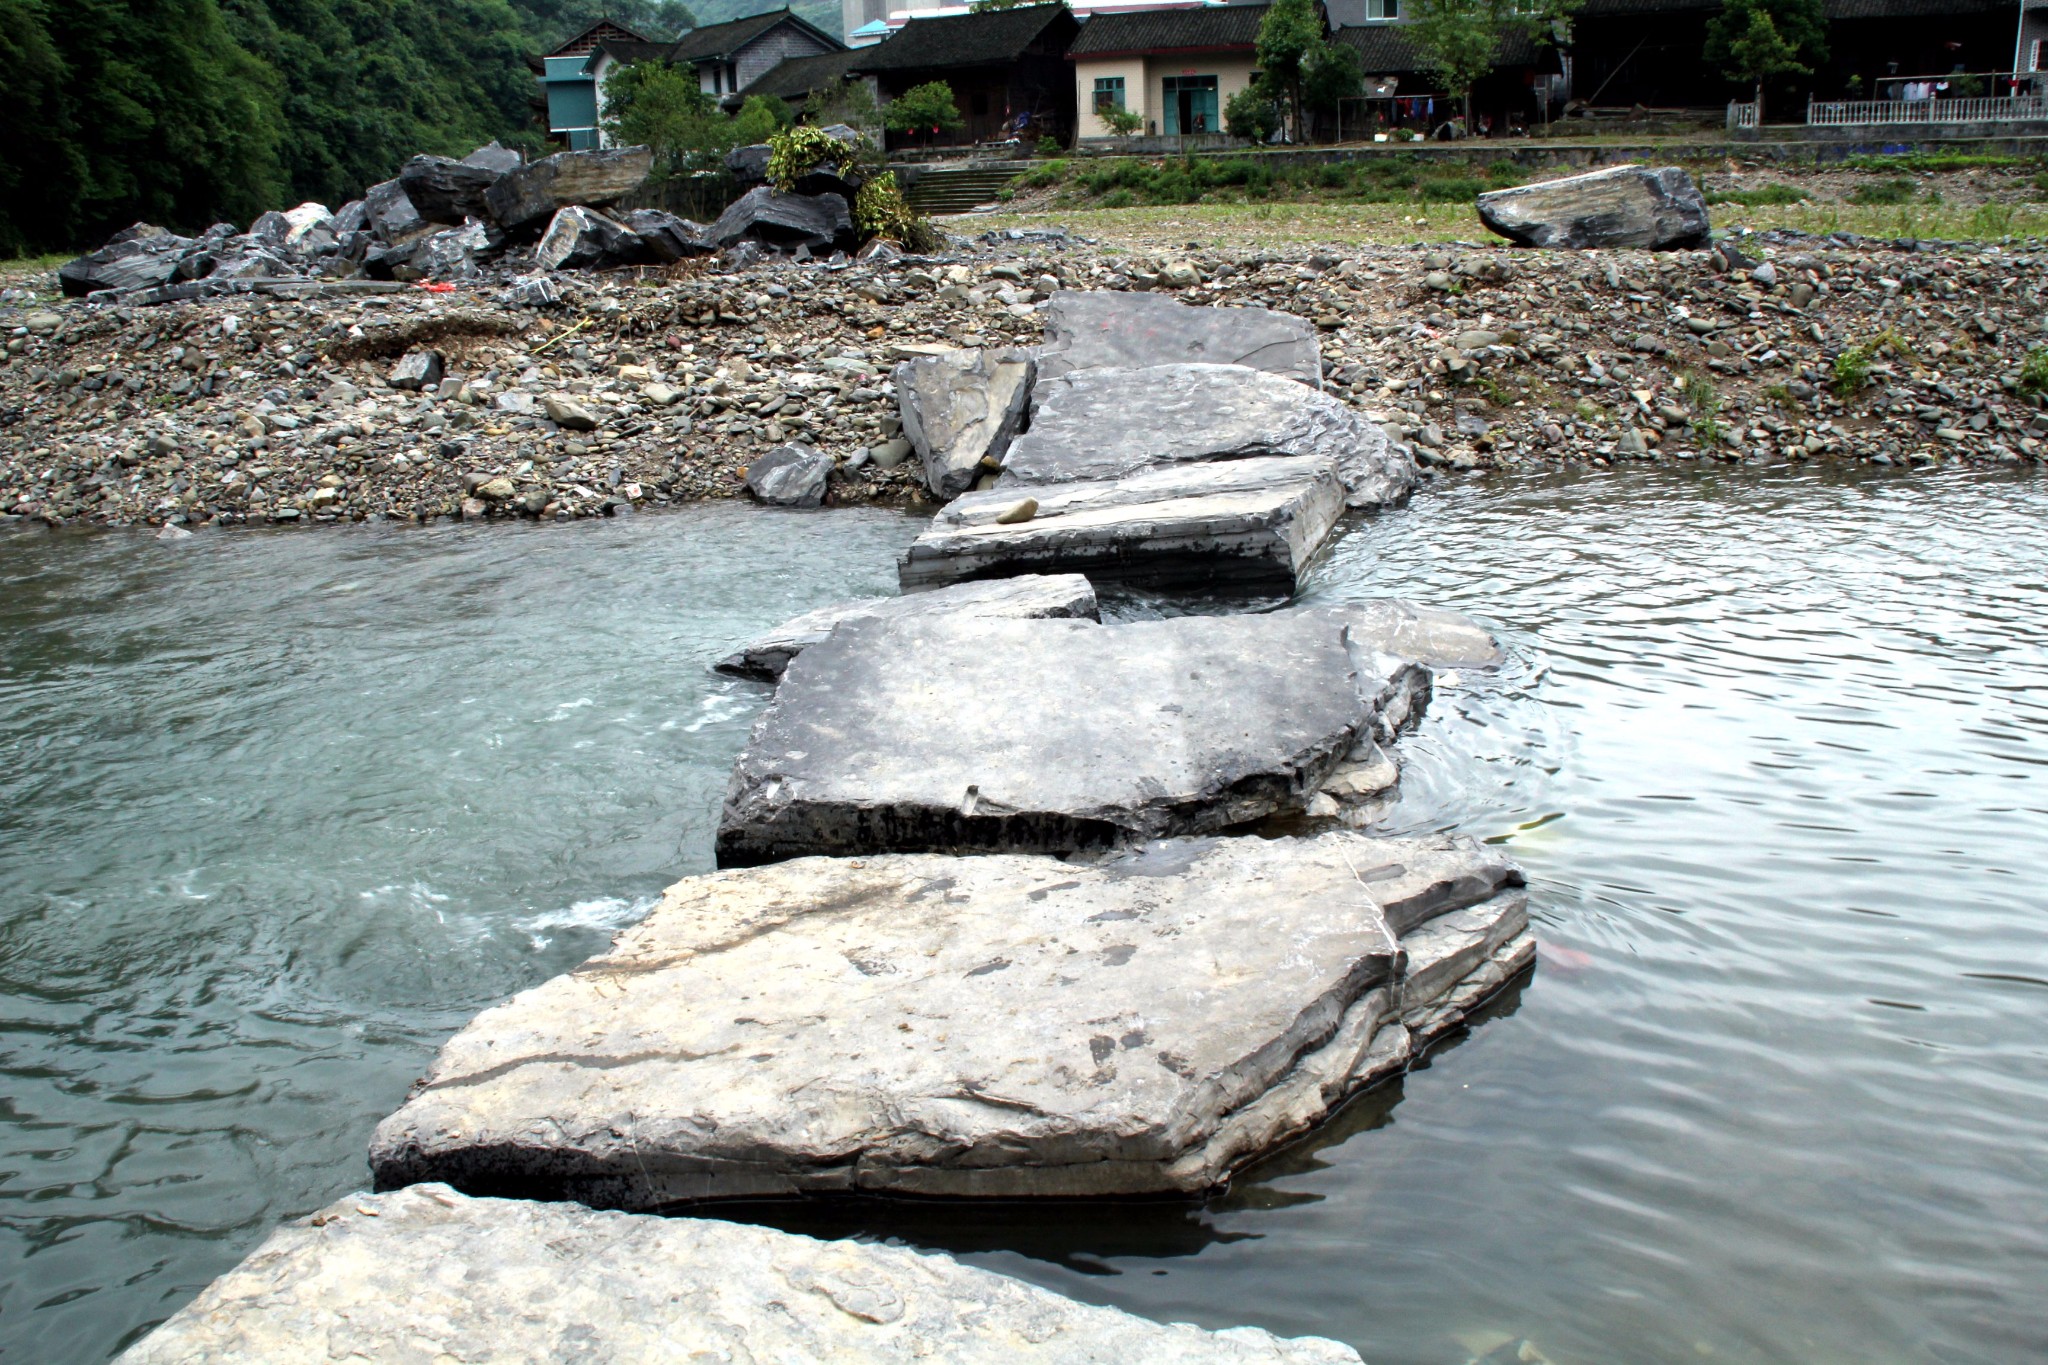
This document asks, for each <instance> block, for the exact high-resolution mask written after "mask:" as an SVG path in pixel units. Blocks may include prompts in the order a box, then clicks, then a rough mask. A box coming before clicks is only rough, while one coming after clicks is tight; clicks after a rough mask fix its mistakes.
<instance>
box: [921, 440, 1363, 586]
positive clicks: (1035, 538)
mask: <svg viewBox="0 0 2048 1365" xmlns="http://www.w3.org/2000/svg"><path fill="white" fill-rule="evenodd" d="M1018 491H1019V490H1018V488H1017V487H1014V486H1012V487H1009V488H992V489H989V490H988V491H986V492H982V493H969V494H966V495H965V496H963V497H960V498H957V499H955V500H954V501H953V502H950V503H948V504H946V506H945V507H943V508H941V509H940V510H939V513H938V515H937V516H936V517H934V518H932V524H931V526H930V528H929V529H927V530H926V531H925V533H924V534H923V535H921V536H919V537H918V538H917V540H916V541H915V542H914V543H912V544H911V546H910V547H909V548H908V549H906V550H905V551H904V552H903V557H902V558H901V559H900V560H898V561H897V565H896V576H897V580H898V581H899V582H900V583H901V584H902V585H903V589H904V591H905V592H915V591H917V590H919V589H921V588H929V587H936V586H938V585H939V584H942V583H958V582H961V581H963V580H965V579H972V578H1000V577H1003V576H1005V575H1008V574H1019V573H1084V574H1087V575H1088V576H1089V578H1091V579H1093V580H1095V581H1097V582H1102V581H1109V582H1120V583H1133V584H1144V585H1146V586H1150V587H1185V586H1197V587H1218V588H1225V589H1245V590H1250V589H1261V588H1277V589H1279V590H1281V591H1283V592H1292V591H1294V588H1295V586H1296V584H1297V582H1298V581H1299V578H1300V575H1301V572H1302V570H1303V569H1305V568H1307V567H1308V563H1309V561H1310V560H1312V559H1313V558H1315V556H1316V553H1317V552H1318V551H1319V550H1321V549H1322V548H1323V545H1324V544H1325V543H1326V542H1327V541H1328V540H1329V538H1330V534H1331V532H1332V531H1333V530H1334V529H1335V527H1336V525H1337V518H1338V517H1339V516H1341V515H1342V514H1343V511H1344V498H1345V493H1344V483H1343V480H1342V478H1341V477H1340V476H1339V472H1338V468H1337V465H1336V462H1335V461H1333V460H1329V459H1325V458H1321V457H1318V456H1306V455H1303V456H1289V457H1269V458H1261V459H1246V460H1225V461H1220V462H1216V463H1208V464H1182V465H1164V466H1160V467H1157V468H1152V469H1146V470H1143V471H1141V472H1139V473H1136V474H1130V475H1127V476H1125V477H1123V478H1119V479H1105V480H1095V481H1088V482H1081V483H1060V484H1046V485H1042V486H1032V487H1031V490H1030V491H1031V495H1032V497H1033V498H1035V499H1036V500H1037V503H1038V508H1037V510H1036V511H1035V512H1034V513H1033V514H1032V516H1031V518H1030V520H1028V521H1022V522H1010V523H1005V522H1003V521H1002V520H1001V518H1002V516H1003V514H1004V513H1006V512H1008V511H1010V510H1011V509H1013V508H1015V507H1016V506H1017V503H1018Z"/></svg>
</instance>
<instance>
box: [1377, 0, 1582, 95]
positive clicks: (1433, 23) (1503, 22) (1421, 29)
mask: <svg viewBox="0 0 2048 1365" xmlns="http://www.w3.org/2000/svg"><path fill="white" fill-rule="evenodd" d="M1578 7H1579V0H1410V3H1409V11H1408V12H1409V14H1410V16H1411V23H1410V27H1409V33H1410V35H1411V36H1412V37H1413V38H1414V39H1415V44H1416V46H1417V47H1419V48H1420V49H1421V50H1422V56H1423V60H1424V61H1426V62H1428V63H1429V68H1430V71H1431V72H1432V73H1433V74H1434V75H1435V76H1436V78H1437V79H1438V80H1440V81H1442V82H1443V85H1444V89H1445V90H1447V91H1448V92H1450V93H1451V94H1453V95H1455V96H1457V97H1458V98H1459V99H1461V100H1463V101H1464V103H1465V115H1466V118H1467V120H1468V121H1469V119H1470V117H1471V114H1472V87H1473V86H1475V85H1477V84H1478V83H1479V81H1480V78H1482V77H1483V76H1485V75H1486V74H1487V73H1488V72H1489V71H1491V70H1492V69H1493V56H1494V54H1495V53H1496V52H1498V51H1500V45H1501V43H1502V42H1503V41H1504V40H1505V39H1507V38H1508V37H1509V36H1511V35H1514V34H1517V33H1522V34H1527V35H1529V36H1530V37H1538V36H1543V35H1546V34H1547V35H1548V36H1550V37H1552V38H1562V37H1564V36H1566V34H1567V33H1568V25H1569V24H1570V22H1571V16H1572V14H1573V12H1574V11H1576V10H1577V9H1578Z"/></svg>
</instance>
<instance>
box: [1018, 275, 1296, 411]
mask: <svg viewBox="0 0 2048 1365" xmlns="http://www.w3.org/2000/svg"><path fill="white" fill-rule="evenodd" d="M1188 361H1199V362H1206V363H1209V364H1213V365H1249V366H1251V367H1252V368H1253V369H1255V370H1270V371H1272V372H1273V373H1274V374H1284V375H1286V376H1287V377H1288V378H1290V379H1298V380H1300V381H1301V382H1302V383H1304V384H1307V385H1310V386H1311V387H1314V388H1321V387H1322V386H1323V355H1322V348H1321V347H1320V345H1319V344H1318V343H1317V341H1316V329H1315V327H1314V326H1313V325H1312V324H1311V323H1310V322H1309V320H1308V319H1307V318H1298V317H1294V316H1292V315H1290V314H1287V313H1275V312H1273V311H1271V310H1270V309H1266V308H1197V307H1190V306H1189V305H1187V304H1185V303H1178V302H1176V301H1174V300H1173V299H1170V298H1168V297H1167V296H1166V295H1164V294H1127V293H1118V292H1115V291H1112V290H1096V291H1081V290H1066V289H1063V290H1059V291H1056V292H1055V293H1054V294H1053V296H1052V297H1051V298H1049V299H1047V300H1046V304H1045V342H1044V344H1043V345H1041V346H1040V347H1039V348H1038V377H1039V378H1040V379H1053V378H1057V377H1058V376H1060V375H1063V374H1067V373H1069V372H1071V371H1073V370H1087V369H1097V368H1102V367H1115V368H1118V369H1130V368H1135V367H1142V366H1146V365H1177V364H1182V363H1185V362H1188Z"/></svg>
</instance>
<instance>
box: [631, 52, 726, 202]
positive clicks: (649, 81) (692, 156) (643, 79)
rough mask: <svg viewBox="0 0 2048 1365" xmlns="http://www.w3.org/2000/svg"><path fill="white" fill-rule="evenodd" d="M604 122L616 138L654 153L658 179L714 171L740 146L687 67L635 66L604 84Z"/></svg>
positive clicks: (713, 103) (643, 63)
mask: <svg viewBox="0 0 2048 1365" xmlns="http://www.w3.org/2000/svg"><path fill="white" fill-rule="evenodd" d="M604 88H605V106H604V120H605V127H606V130H607V131H608V132H609V133H610V134H611V135H612V137H613V139H614V140H616V141H618V142H622V143H627V144H633V145H641V144H644V145H645V146H647V147H649V148H651V149H653V152H654V172H653V173H654V178H655V179H657V180H663V179H669V178H672V177H675V176H679V175H687V174H690V173H691V172H693V171H704V170H715V169H717V168H718V166H719V164H720V163H721V161H722V159H723V158H724V156H725V154H726V153H727V152H729V151H731V150H732V149H733V147H734V146H735V145H736V142H737V135H738V134H737V128H736V126H735V123H734V120H732V119H730V118H727V117H726V116H725V115H724V114H723V113H721V112H719V108H718V105H717V103H716V102H715V101H713V100H712V98H711V96H709V95H707V94H705V93H704V90H703V88H702V87H701V86H700V85H699V84H698V82H697V73H696V72H695V71H693V70H691V69H690V68H688V67H675V66H665V65H663V64H662V63H660V62H636V63H634V64H633V65H632V66H629V67H627V68H626V69H625V70H623V71H621V72H619V73H617V74H616V75H614V76H612V77H611V78H609V79H608V80H606V81H605V87H604Z"/></svg>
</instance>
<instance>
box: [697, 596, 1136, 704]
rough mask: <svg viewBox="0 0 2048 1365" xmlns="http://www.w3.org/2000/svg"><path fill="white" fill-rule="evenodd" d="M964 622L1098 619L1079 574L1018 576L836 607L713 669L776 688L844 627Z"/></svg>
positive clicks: (750, 645) (753, 643)
mask: <svg viewBox="0 0 2048 1365" xmlns="http://www.w3.org/2000/svg"><path fill="white" fill-rule="evenodd" d="M952 612H958V613H961V614H963V615H967V616H996V617H1014V618H1018V619H1027V620H1028V619H1033V618H1038V617H1053V618H1068V619H1075V620H1088V621H1095V620H1100V619H1101V612H1100V609H1099V608H1098V607H1097V605H1096V601H1095V589H1094V587H1093V586H1091V585H1090V584H1089V582H1088V580H1087V579H1085V578H1083V577H1082V576H1081V575H1079V574H1021V575H1019V576H1018V577H1016V578H998V579H994V580H991V581H989V582H986V583H959V584H956V585H954V586H953V587H950V588H935V589H933V590H932V591H931V592H921V593H914V594H912V595H911V596H909V597H870V598H863V599H862V600H860V601H857V602H835V603H833V604H832V605H831V606H829V607H819V608H818V609H817V610H816V611H807V612H805V613H804V614H803V615H802V616H798V617H795V618H793V619H791V620H788V621H784V622H783V623H782V624H781V625H779V626H777V627H776V628H775V629H773V630H771V631H769V632H768V633H767V634H765V635H760V636H757V637H755V638H754V639H752V640H749V641H747V643H745V644H744V645H741V646H740V647H739V649H738V650H736V651H734V652H733V653H731V654H728V655H727V656H726V657H725V658H723V659H720V660H719V661H718V662H717V664H715V665H714V667H716V668H717V669H718V671H719V672H721V673H732V674H737V675H738V676H740V677H744V678H759V679H761V680H762V681H764V682H775V681H777V680H779V679H780V678H781V677H782V674H783V671H784V670H785V669H787V668H788V667H789V661H790V660H791V659H794V658H795V657H796V656H797V655H799V654H801V653H803V652H804V650H805V649H806V648H808V647H809V646H811V645H814V644H816V643H818V641H820V640H822V639H824V638H825V637H826V636H827V635H830V634H831V633H832V628H833V627H834V626H839V625H843V624H845V623H846V622H848V621H876V620H890V621H895V620H902V619H904V618H906V617H911V616H943V615H946V614H948V613H952Z"/></svg>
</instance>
